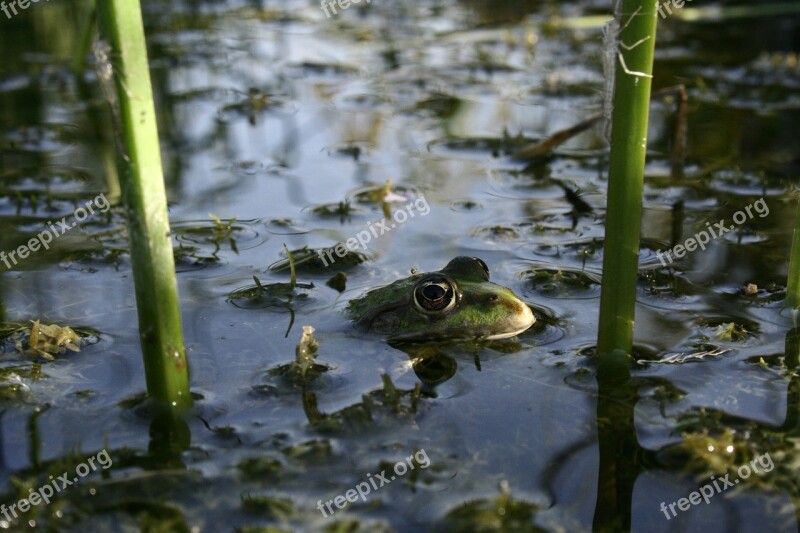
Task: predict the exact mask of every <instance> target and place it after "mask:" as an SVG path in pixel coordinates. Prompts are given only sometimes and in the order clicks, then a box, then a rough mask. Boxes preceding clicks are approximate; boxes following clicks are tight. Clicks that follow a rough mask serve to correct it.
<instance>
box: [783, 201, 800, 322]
mask: <svg viewBox="0 0 800 533" xmlns="http://www.w3.org/2000/svg"><path fill="white" fill-rule="evenodd" d="M786 305H789V306H791V307H798V306H800V204H798V205H797V219H796V220H795V223H794V237H793V238H792V257H791V259H790V260H789V278H788V281H787V283H786Z"/></svg>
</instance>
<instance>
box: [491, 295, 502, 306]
mask: <svg viewBox="0 0 800 533" xmlns="http://www.w3.org/2000/svg"><path fill="white" fill-rule="evenodd" d="M499 301H500V297H499V296H498V295H496V294H492V295H490V296H489V303H490V304H496V303H497V302H499Z"/></svg>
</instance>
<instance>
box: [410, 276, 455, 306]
mask: <svg viewBox="0 0 800 533" xmlns="http://www.w3.org/2000/svg"><path fill="white" fill-rule="evenodd" d="M457 300H458V294H457V293H456V290H455V287H454V286H453V283H452V282H451V281H450V280H449V279H447V278H446V277H444V276H438V275H437V276H430V277H427V278H425V279H423V280H422V281H420V282H419V283H418V284H417V286H416V287H415V288H414V305H415V306H416V307H417V309H419V310H420V311H422V312H423V313H428V314H439V313H446V312H448V311H450V310H451V309H452V308H453V307H455V305H456V303H457Z"/></svg>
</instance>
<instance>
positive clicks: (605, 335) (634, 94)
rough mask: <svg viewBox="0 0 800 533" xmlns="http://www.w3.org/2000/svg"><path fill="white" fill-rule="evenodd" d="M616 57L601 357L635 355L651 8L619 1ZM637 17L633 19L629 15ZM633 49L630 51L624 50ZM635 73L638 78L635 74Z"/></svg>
mask: <svg viewBox="0 0 800 533" xmlns="http://www.w3.org/2000/svg"><path fill="white" fill-rule="evenodd" d="M619 13H620V14H619V15H618V17H619V19H618V23H619V27H620V28H621V30H620V31H619V36H618V38H619V40H620V42H621V45H620V47H619V52H620V53H621V55H622V57H623V58H624V62H625V65H627V69H628V71H629V72H626V71H625V66H624V65H623V64H622V61H621V60H620V58H619V56H615V57H614V58H613V59H614V61H615V63H616V69H615V80H614V86H615V90H614V102H613V105H614V109H613V114H612V129H611V159H610V162H609V179H608V204H607V209H606V237H605V246H604V250H603V286H602V291H601V294H600V325H599V332H598V340H597V344H598V346H597V351H598V354H600V355H601V356H603V355H605V354H610V353H612V352H614V351H615V350H621V351H623V352H625V353H628V354H630V353H631V350H632V349H633V321H634V306H635V303H636V275H637V272H638V267H639V230H640V222H641V216H642V190H643V186H644V163H645V152H646V148H647V121H648V117H649V111H650V85H651V81H652V80H651V78H650V77H648V76H649V75H651V74H652V71H653V53H654V49H655V40H656V11H655V2H652V1H651V0H646V1H645V0H622V7H621V9H620V10H619ZM634 13H636V15H635V16H632V14H634ZM623 45H626V46H628V47H632V48H631V49H630V50H627V49H626V48H625V46H623ZM631 72H639V73H643V74H645V75H647V76H645V75H642V74H633V73H631Z"/></svg>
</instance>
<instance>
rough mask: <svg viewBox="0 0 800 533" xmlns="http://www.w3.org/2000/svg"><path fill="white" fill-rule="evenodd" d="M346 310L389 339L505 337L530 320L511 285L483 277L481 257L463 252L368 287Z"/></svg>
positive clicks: (400, 341) (530, 314)
mask: <svg viewBox="0 0 800 533" xmlns="http://www.w3.org/2000/svg"><path fill="white" fill-rule="evenodd" d="M346 312H347V314H348V315H349V317H350V318H351V320H353V322H354V323H355V325H356V326H357V327H358V328H360V329H362V330H366V331H369V332H374V333H380V334H384V335H386V336H387V341H388V342H389V343H390V344H404V343H412V344H413V343H425V342H440V341H475V340H477V341H484V340H497V339H507V338H511V337H515V336H517V335H519V334H520V333H522V332H524V331H525V330H527V329H528V328H530V327H531V326H532V325H533V324H534V322H535V321H536V318H535V317H534V315H533V312H532V311H531V308H530V307H528V305H527V304H526V303H525V302H523V301H522V300H521V299H520V298H519V297H518V296H517V295H516V294H514V292H513V291H512V290H511V289H509V288H506V287H503V286H502V285H498V284H496V283H492V282H490V281H489V267H488V266H486V263H485V262H484V261H483V260H482V259H479V258H477V257H467V256H459V257H456V258H454V259H453V260H451V261H450V262H449V263H447V265H446V266H445V267H444V268H443V269H441V270H438V271H435V272H427V273H412V275H411V276H410V277H407V278H404V279H400V280H397V281H395V282H393V283H390V284H389V285H386V286H384V287H379V288H376V289H372V290H370V291H368V292H367V293H366V294H364V295H363V296H360V297H358V298H355V299H353V300H350V302H349V303H348V305H347V309H346Z"/></svg>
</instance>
